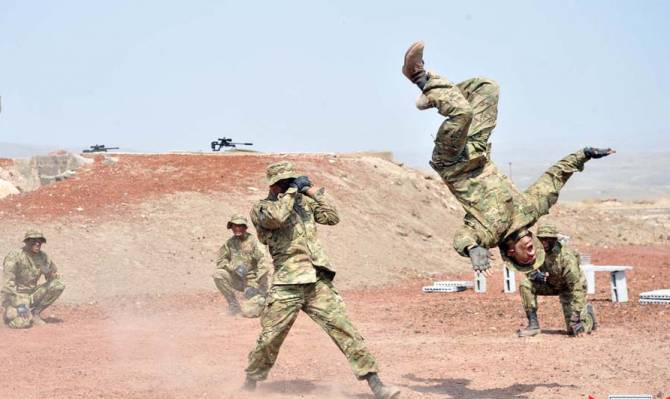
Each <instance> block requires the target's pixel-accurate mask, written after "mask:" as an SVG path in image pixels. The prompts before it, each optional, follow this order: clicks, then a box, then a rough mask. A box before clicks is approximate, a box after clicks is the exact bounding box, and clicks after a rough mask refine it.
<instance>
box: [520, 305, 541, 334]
mask: <svg viewBox="0 0 670 399" xmlns="http://www.w3.org/2000/svg"><path fill="white" fill-rule="evenodd" d="M526 317H528V327H526V328H523V329H521V330H519V331H518V332H517V335H518V336H519V337H532V336H534V335H537V334H539V333H540V322H539V321H537V311H536V310H535V309H532V310H527V311H526Z"/></svg>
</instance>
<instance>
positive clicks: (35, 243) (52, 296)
mask: <svg viewBox="0 0 670 399" xmlns="http://www.w3.org/2000/svg"><path fill="white" fill-rule="evenodd" d="M46 242H47V240H46V238H45V237H44V235H43V234H42V233H41V232H39V231H37V230H28V231H27V232H26V234H25V237H24V240H23V243H24V246H23V248H22V249H19V250H13V251H11V252H10V253H9V254H8V255H7V256H6V257H5V260H4V262H3V270H4V272H3V275H4V276H3V277H4V282H3V285H2V290H1V291H0V296H1V298H2V306H3V307H4V308H5V313H4V321H5V324H7V325H8V326H9V327H11V328H30V327H31V326H33V325H41V324H45V321H44V320H43V319H42V317H41V316H40V315H41V313H42V311H43V310H44V309H46V308H47V307H49V306H50V305H51V304H52V303H54V302H55V301H56V299H58V297H59V296H60V295H61V294H62V293H63V290H64V289H65V286H64V285H63V283H62V282H61V280H60V277H59V275H58V270H57V269H56V265H55V264H54V263H53V261H52V260H51V258H49V256H48V255H47V254H46V253H45V252H44V251H42V245H43V244H46ZM42 276H44V280H45V282H44V283H42V284H39V285H38V282H39V280H40V277H42Z"/></svg>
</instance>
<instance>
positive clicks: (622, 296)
mask: <svg viewBox="0 0 670 399" xmlns="http://www.w3.org/2000/svg"><path fill="white" fill-rule="evenodd" d="M581 268H582V270H583V271H584V274H585V275H586V293H587V294H595V293H596V272H609V273H610V288H611V290H612V302H628V285H627V284H626V270H632V269H633V268H632V267H631V266H614V265H602V266H600V265H598V266H596V265H590V264H589V265H581Z"/></svg>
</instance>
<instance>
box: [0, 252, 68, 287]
mask: <svg viewBox="0 0 670 399" xmlns="http://www.w3.org/2000/svg"><path fill="white" fill-rule="evenodd" d="M2 265H3V270H4V271H3V280H4V281H3V284H2V290H1V291H0V292H1V293H2V295H3V296H7V295H17V294H31V293H32V292H33V291H34V290H35V289H36V288H37V282H38V281H39V279H40V277H42V276H44V278H45V279H46V280H47V281H51V280H53V279H56V278H58V269H57V268H56V265H55V264H54V263H53V261H52V260H51V258H49V256H48V255H47V254H46V252H44V251H41V252H39V253H38V254H36V255H32V254H29V253H28V252H26V251H24V250H23V249H18V250H13V251H11V252H10V253H9V254H8V255H7V256H6V257H5V260H4V262H3V264H2Z"/></svg>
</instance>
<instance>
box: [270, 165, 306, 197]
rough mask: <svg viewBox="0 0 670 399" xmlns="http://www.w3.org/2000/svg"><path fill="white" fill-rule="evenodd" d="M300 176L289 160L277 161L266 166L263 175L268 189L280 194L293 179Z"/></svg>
mask: <svg viewBox="0 0 670 399" xmlns="http://www.w3.org/2000/svg"><path fill="white" fill-rule="evenodd" d="M298 176H300V175H299V174H298V173H296V171H295V169H294V168H293V164H292V163H291V162H289V161H279V162H275V163H273V164H271V165H270V166H268V168H267V170H266V173H265V177H266V179H267V183H268V186H270V191H271V192H272V193H273V194H281V193H284V192H286V190H288V187H289V185H290V184H291V182H293V180H294V179H295V178H296V177H298Z"/></svg>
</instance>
